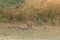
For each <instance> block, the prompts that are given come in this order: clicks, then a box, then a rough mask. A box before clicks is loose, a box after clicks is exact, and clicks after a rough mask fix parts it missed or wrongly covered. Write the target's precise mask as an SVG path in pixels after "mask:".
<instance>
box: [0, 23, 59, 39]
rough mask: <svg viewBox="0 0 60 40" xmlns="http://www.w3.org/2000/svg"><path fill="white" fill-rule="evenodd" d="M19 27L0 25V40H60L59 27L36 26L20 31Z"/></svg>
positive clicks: (15, 25)
mask: <svg viewBox="0 0 60 40" xmlns="http://www.w3.org/2000/svg"><path fill="white" fill-rule="evenodd" d="M20 26H22V25H20V24H9V23H0V40H60V27H59V26H48V25H45V26H37V27H36V29H29V30H21V29H20V28H19V27H20ZM8 27H9V28H8Z"/></svg>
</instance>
